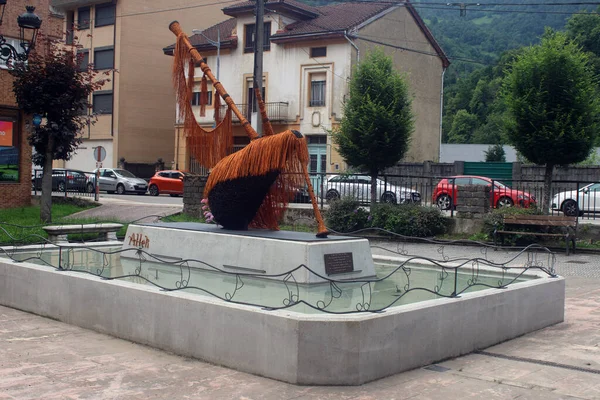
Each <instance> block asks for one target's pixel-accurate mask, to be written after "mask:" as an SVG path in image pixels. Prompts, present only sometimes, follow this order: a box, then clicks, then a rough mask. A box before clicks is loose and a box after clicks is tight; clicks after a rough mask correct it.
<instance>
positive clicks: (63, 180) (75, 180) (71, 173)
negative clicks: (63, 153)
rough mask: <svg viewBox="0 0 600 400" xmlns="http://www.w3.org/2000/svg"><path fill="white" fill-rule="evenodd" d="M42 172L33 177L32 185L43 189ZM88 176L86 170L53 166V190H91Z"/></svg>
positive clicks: (37, 188) (36, 188)
mask: <svg viewBox="0 0 600 400" xmlns="http://www.w3.org/2000/svg"><path fill="white" fill-rule="evenodd" d="M42 175H43V174H42V173H38V174H37V175H35V176H32V178H31V186H32V188H33V189H35V190H42ZM90 184H91V183H90V182H89V181H88V177H87V175H86V173H85V172H83V171H79V170H75V169H65V168H53V169H52V191H53V192H56V191H58V192H64V191H69V192H70V191H77V192H85V191H88V190H89V185H90Z"/></svg>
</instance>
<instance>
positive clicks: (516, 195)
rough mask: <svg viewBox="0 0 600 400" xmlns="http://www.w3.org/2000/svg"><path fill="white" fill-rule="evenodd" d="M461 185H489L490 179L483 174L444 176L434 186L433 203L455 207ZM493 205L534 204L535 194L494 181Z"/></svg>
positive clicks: (445, 206)
mask: <svg viewBox="0 0 600 400" xmlns="http://www.w3.org/2000/svg"><path fill="white" fill-rule="evenodd" d="M463 185H482V186H491V185H492V180H491V179H490V178H486V177H483V176H467V175H460V176H451V177H449V178H444V179H442V180H441V181H439V183H438V184H437V186H436V187H435V190H434V191H433V196H432V202H433V204H435V205H437V206H438V207H439V208H440V209H442V210H449V209H450V205H451V204H452V206H453V207H456V204H457V201H456V200H457V197H459V193H458V187H459V186H463ZM493 193H494V200H493V201H494V203H493V207H496V208H501V207H512V206H514V205H515V204H516V205H518V206H521V207H531V206H535V204H536V203H535V196H533V195H530V194H529V193H527V192H524V191H522V190H515V189H511V188H509V187H508V186H506V185H505V184H503V183H501V182H498V181H494V191H493Z"/></svg>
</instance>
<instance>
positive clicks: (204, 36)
mask: <svg viewBox="0 0 600 400" xmlns="http://www.w3.org/2000/svg"><path fill="white" fill-rule="evenodd" d="M0 1H3V0H0ZM4 1H6V0H4ZM192 33H195V34H199V35H202V37H203V38H204V39H206V41H207V42H208V43H209V44H211V45H213V46H215V47H216V48H217V80H219V69H220V67H221V31H220V30H219V29H217V41H216V42H215V41H214V40H212V39H210V38H209V37H208V36H206V35H205V34H204V31H201V30H200V29H192Z"/></svg>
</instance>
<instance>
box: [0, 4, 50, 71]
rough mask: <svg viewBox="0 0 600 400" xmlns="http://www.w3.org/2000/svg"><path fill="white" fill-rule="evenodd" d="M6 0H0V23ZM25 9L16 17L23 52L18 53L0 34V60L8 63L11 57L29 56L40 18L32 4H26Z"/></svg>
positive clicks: (23, 59)
mask: <svg viewBox="0 0 600 400" xmlns="http://www.w3.org/2000/svg"><path fill="white" fill-rule="evenodd" d="M6 2H7V0H0V7H2V10H1V11H0V25H1V24H2V16H3V15H4V9H5V8H6ZM25 9H26V10H27V11H26V12H24V13H23V14H21V15H19V16H18V17H17V24H18V25H19V44H20V46H21V48H22V49H23V52H21V53H19V52H18V51H17V49H15V48H14V47H13V46H12V45H11V44H9V43H7V42H6V39H5V38H4V36H2V35H1V34H0V61H3V62H5V63H8V61H9V60H10V59H11V58H14V59H15V60H18V61H27V59H28V58H29V52H30V51H31V50H32V49H33V48H34V47H35V42H36V40H37V34H38V31H39V29H40V26H42V19H41V18H40V17H38V16H37V15H36V14H35V13H34V11H35V7H34V6H26V7H25Z"/></svg>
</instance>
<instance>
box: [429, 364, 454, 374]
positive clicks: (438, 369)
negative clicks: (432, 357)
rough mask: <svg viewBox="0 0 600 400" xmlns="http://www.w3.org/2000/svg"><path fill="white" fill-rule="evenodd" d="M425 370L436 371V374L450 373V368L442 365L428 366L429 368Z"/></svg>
mask: <svg viewBox="0 0 600 400" xmlns="http://www.w3.org/2000/svg"><path fill="white" fill-rule="evenodd" d="M423 369H426V370H428V371H434V372H446V371H450V368H446V367H442V366H441V365H436V364H431V365H428V366H426V367H424V368H423Z"/></svg>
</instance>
